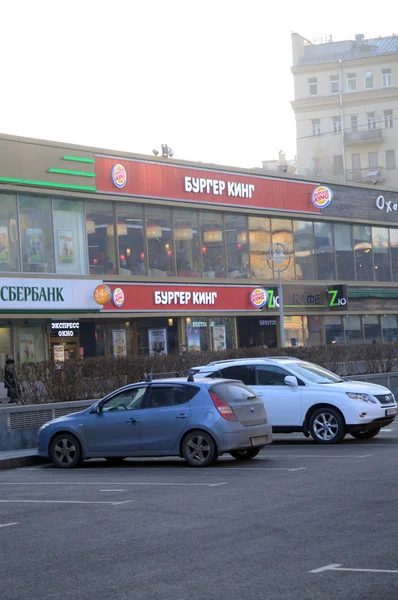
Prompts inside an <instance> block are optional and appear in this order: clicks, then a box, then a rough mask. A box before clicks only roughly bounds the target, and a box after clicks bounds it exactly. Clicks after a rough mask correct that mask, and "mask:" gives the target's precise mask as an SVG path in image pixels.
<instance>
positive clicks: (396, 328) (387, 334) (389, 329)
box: [381, 315, 398, 343]
mask: <svg viewBox="0 0 398 600" xmlns="http://www.w3.org/2000/svg"><path fill="white" fill-rule="evenodd" d="M381 324H382V328H383V341H384V342H394V343H395V342H396V341H397V339H398V317H397V315H385V316H384V317H381Z"/></svg>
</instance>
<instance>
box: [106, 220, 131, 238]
mask: <svg viewBox="0 0 398 600" xmlns="http://www.w3.org/2000/svg"><path fill="white" fill-rule="evenodd" d="M117 234H118V236H120V235H127V225H126V223H118V224H117ZM106 235H107V236H109V237H112V236H113V235H114V229H113V223H109V224H108V225H107V226H106Z"/></svg>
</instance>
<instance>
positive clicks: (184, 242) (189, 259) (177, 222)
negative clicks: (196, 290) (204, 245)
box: [174, 209, 202, 277]
mask: <svg viewBox="0 0 398 600" xmlns="http://www.w3.org/2000/svg"><path fill="white" fill-rule="evenodd" d="M198 218H199V215H198V213H197V212H196V211H193V210H177V209H176V210H175V211H174V241H175V251H176V260H177V275H179V276H180V277H201V275H202V266H201V256H200V253H201V249H200V235H199V226H198Z"/></svg>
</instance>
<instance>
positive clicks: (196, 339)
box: [185, 317, 225, 352]
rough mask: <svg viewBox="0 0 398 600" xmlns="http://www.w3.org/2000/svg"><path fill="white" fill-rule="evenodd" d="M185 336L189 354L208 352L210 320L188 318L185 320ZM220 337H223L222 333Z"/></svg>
mask: <svg viewBox="0 0 398 600" xmlns="http://www.w3.org/2000/svg"><path fill="white" fill-rule="evenodd" d="M185 336H186V341H187V350H188V352H207V351H208V350H209V320H208V319H207V318H205V317H187V318H186V319H185ZM218 337H221V332H220V333H219V336H218ZM224 341H225V340H224Z"/></svg>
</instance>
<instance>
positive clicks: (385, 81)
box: [381, 69, 392, 87]
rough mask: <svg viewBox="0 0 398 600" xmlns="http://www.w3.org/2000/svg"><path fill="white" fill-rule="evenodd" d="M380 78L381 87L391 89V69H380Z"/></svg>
mask: <svg viewBox="0 0 398 600" xmlns="http://www.w3.org/2000/svg"><path fill="white" fill-rule="evenodd" d="M381 77H382V80H381V85H382V86H383V87H391V86H392V75H391V69H382V71H381Z"/></svg>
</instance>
